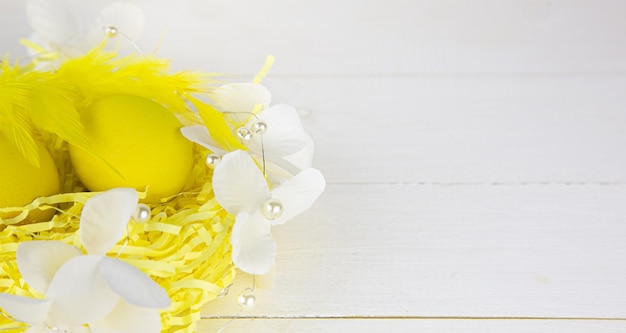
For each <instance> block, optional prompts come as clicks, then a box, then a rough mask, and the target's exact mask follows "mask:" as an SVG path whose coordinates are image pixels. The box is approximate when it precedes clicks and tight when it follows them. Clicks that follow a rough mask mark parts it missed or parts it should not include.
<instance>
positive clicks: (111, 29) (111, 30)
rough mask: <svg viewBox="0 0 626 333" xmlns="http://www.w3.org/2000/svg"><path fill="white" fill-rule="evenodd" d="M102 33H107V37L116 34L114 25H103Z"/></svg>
mask: <svg viewBox="0 0 626 333" xmlns="http://www.w3.org/2000/svg"><path fill="white" fill-rule="evenodd" d="M104 33H105V34H106V35H107V37H109V38H113V37H115V36H117V33H118V31H117V28H116V27H114V26H112V25H109V26H106V27H104Z"/></svg>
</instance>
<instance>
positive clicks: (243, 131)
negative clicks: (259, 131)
mask: <svg viewBox="0 0 626 333" xmlns="http://www.w3.org/2000/svg"><path fill="white" fill-rule="evenodd" d="M237 135H238V136H239V138H240V139H241V140H243V141H244V142H247V141H250V139H252V132H250V130H249V129H247V128H245V127H240V128H239V129H238V130H237Z"/></svg>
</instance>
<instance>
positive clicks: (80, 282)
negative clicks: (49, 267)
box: [46, 255, 119, 327]
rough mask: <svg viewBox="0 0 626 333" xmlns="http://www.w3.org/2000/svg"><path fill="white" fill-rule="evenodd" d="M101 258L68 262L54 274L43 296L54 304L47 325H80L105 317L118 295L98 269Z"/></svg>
mask: <svg viewBox="0 0 626 333" xmlns="http://www.w3.org/2000/svg"><path fill="white" fill-rule="evenodd" d="M102 258H103V257H102V256H94V255H86V256H79V257H76V258H73V259H70V260H69V261H68V262H66V263H65V265H63V266H61V268H60V269H59V271H58V272H57V273H56V275H55V276H54V278H53V279H52V282H51V283H50V287H49V288H48V293H47V294H46V297H47V298H48V299H50V300H52V301H53V304H52V306H51V307H50V313H49V323H50V324H51V325H53V326H59V327H60V326H69V325H82V324H86V323H89V322H93V321H96V320H100V319H102V318H104V317H106V316H107V315H108V314H109V312H111V309H113V307H114V306H115V304H117V301H118V300H119V296H118V295H117V294H116V293H115V292H113V290H111V288H109V286H108V285H107V283H106V281H105V280H104V278H103V277H102V275H101V274H100V270H99V268H98V266H99V263H100V260H101V259H102Z"/></svg>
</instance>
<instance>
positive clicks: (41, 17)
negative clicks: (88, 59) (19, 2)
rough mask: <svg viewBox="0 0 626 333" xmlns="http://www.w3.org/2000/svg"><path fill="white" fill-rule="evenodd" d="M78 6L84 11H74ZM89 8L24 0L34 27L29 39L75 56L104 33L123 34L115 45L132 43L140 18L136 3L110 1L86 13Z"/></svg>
mask: <svg viewBox="0 0 626 333" xmlns="http://www.w3.org/2000/svg"><path fill="white" fill-rule="evenodd" d="M81 5H83V7H82V9H85V10H78V9H80V8H81ZM84 6H88V7H86V8H85V7H84ZM93 7H94V4H93V3H86V2H85V3H82V4H81V3H80V2H79V1H75V0H74V1H70V0H60V1H49V0H28V2H27V3H26V18H27V20H28V22H29V24H30V26H31V28H32V29H33V30H34V34H33V35H32V37H31V40H32V41H34V42H36V43H40V44H42V46H44V47H45V48H47V49H48V50H49V51H53V52H57V53H59V54H60V55H61V56H77V55H80V54H83V53H85V52H87V51H89V50H90V49H91V48H93V47H95V46H97V45H98V44H100V43H101V42H102V41H103V40H104V38H105V37H106V36H107V33H108V34H109V36H114V35H116V34H118V33H119V34H123V35H124V36H126V37H127V38H121V39H118V40H117V41H116V42H117V43H115V44H118V43H126V44H129V43H132V41H133V40H136V39H137V38H139V36H140V35H141V32H142V30H143V22H144V17H143V13H142V11H141V9H139V7H137V5H135V4H133V3H131V2H121V1H120V2H113V3H110V4H108V5H107V6H105V7H104V8H103V9H102V10H101V11H99V13H97V14H96V13H92V15H89V12H90V10H89V9H91V8H93ZM77 8H78V9H77ZM85 13H87V14H85ZM107 27H109V30H107ZM111 27H113V28H114V29H111ZM113 33H115V34H113ZM117 46H119V45H111V47H117Z"/></svg>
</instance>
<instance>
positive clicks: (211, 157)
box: [206, 154, 222, 168]
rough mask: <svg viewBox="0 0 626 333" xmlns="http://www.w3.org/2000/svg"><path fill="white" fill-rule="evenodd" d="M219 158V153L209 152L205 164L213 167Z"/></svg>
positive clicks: (218, 161)
mask: <svg viewBox="0 0 626 333" xmlns="http://www.w3.org/2000/svg"><path fill="white" fill-rule="evenodd" d="M221 160H222V158H221V157H220V156H219V155H217V154H209V155H207V157H206V165H208V166H209V167H211V168H215V166H216V165H217V164H219V163H220V161H221Z"/></svg>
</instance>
